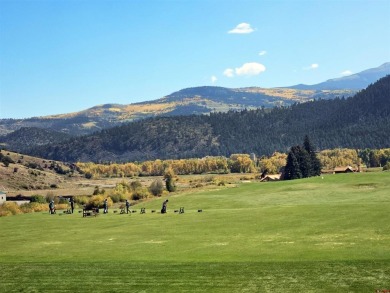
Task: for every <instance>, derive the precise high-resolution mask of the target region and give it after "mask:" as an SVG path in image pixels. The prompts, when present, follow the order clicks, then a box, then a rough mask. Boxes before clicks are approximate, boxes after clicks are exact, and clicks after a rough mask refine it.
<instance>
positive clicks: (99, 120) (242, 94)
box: [0, 63, 390, 135]
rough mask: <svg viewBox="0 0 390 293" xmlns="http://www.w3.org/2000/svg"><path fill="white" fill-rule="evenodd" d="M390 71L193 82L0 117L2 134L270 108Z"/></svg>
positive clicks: (388, 67)
mask: <svg viewBox="0 0 390 293" xmlns="http://www.w3.org/2000/svg"><path fill="white" fill-rule="evenodd" d="M387 74H390V63H385V64H383V65H382V66H380V67H377V68H373V69H369V70H365V71H363V72H360V73H358V74H354V75H351V76H347V77H343V78H337V79H332V80H328V81H326V82H323V83H320V84H318V85H297V86H293V87H290V88H269V89H267V88H259V87H250V88H237V89H230V88H223V87H212V86H204V87H194V88H187V89H183V90H180V91H177V92H174V93H172V94H170V95H168V96H165V97H163V98H160V99H156V100H153V101H148V102H142V103H136V104H129V105H120V104H105V105H98V106H95V107H92V108H90V109H86V110H84V111H80V112H75V113H65V114H60V115H52V116H45V117H34V118H29V119H0V135H5V134H8V133H11V132H13V131H16V130H18V129H20V128H22V127H39V128H46V129H50V130H54V131H59V132H64V133H68V134H72V135H84V134H90V133H93V132H95V131H100V130H102V129H106V128H110V127H113V126H117V125H120V124H122V123H126V122H131V121H136V120H140V119H144V118H150V117H156V116H161V115H164V116H175V115H191V114H207V113H212V112H227V111H229V110H235V111H238V110H244V109H256V108H259V107H265V108H273V107H275V106H288V105H292V104H293V103H295V102H298V103H301V102H307V101H311V100H313V99H334V98H336V97H342V96H345V97H349V96H352V95H354V94H355V93H356V92H357V91H358V90H361V89H363V88H365V87H367V86H368V85H369V84H370V83H373V82H375V81H377V80H378V79H379V78H381V77H383V76H385V75H387Z"/></svg>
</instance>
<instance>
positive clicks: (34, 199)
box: [30, 194, 46, 203]
mask: <svg viewBox="0 0 390 293" xmlns="http://www.w3.org/2000/svg"><path fill="white" fill-rule="evenodd" d="M30 201H31V202H37V203H46V198H44V197H43V195H39V194H35V195H32V196H31V197H30Z"/></svg>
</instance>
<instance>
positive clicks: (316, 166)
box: [303, 135, 321, 176]
mask: <svg viewBox="0 0 390 293" xmlns="http://www.w3.org/2000/svg"><path fill="white" fill-rule="evenodd" d="M303 147H304V149H305V150H306V152H307V153H308V154H309V156H310V165H311V170H310V175H309V176H320V175H321V162H320V160H319V159H318V157H317V154H316V152H315V148H314V146H313V145H312V143H311V141H310V139H309V136H307V135H305V139H304V142H303Z"/></svg>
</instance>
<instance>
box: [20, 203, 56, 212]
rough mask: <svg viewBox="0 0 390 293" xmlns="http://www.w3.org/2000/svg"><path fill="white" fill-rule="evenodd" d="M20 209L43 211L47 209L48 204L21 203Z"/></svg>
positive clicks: (24, 210) (23, 210)
mask: <svg viewBox="0 0 390 293" xmlns="http://www.w3.org/2000/svg"><path fill="white" fill-rule="evenodd" d="M20 209H21V211H22V212H23V213H31V212H43V211H48V210H49V206H48V205H47V204H43V203H38V202H30V203H25V204H22V205H21V206H20Z"/></svg>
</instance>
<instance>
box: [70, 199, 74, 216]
mask: <svg viewBox="0 0 390 293" xmlns="http://www.w3.org/2000/svg"><path fill="white" fill-rule="evenodd" d="M70 210H71V212H72V214H73V210H74V200H73V197H71V198H70Z"/></svg>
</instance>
